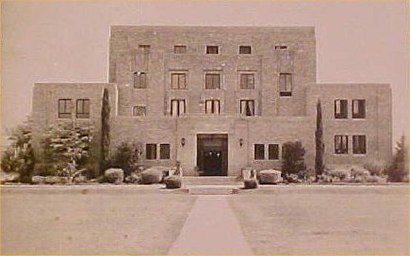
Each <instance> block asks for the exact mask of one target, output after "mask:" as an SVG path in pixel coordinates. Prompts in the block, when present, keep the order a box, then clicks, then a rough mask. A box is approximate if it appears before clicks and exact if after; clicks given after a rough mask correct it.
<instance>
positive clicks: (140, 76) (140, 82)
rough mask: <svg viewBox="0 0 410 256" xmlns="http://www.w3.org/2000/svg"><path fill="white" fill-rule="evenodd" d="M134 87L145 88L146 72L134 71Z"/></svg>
mask: <svg viewBox="0 0 410 256" xmlns="http://www.w3.org/2000/svg"><path fill="white" fill-rule="evenodd" d="M134 88H138V89H144V88H147V73H145V72H134Z"/></svg>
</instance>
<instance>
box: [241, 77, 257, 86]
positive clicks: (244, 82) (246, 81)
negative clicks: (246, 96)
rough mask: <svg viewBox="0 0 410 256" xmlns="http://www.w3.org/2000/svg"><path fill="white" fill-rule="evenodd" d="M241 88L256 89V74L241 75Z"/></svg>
mask: <svg viewBox="0 0 410 256" xmlns="http://www.w3.org/2000/svg"><path fill="white" fill-rule="evenodd" d="M240 88H241V89H255V75H254V74H241V75H240Z"/></svg>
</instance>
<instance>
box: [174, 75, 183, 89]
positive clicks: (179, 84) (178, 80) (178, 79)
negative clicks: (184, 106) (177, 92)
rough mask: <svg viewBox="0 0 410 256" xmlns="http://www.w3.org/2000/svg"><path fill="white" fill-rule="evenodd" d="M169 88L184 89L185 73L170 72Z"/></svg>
mask: <svg viewBox="0 0 410 256" xmlns="http://www.w3.org/2000/svg"><path fill="white" fill-rule="evenodd" d="M171 88H172V89H186V74H185V73H172V74H171Z"/></svg>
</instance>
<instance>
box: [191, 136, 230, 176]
mask: <svg viewBox="0 0 410 256" xmlns="http://www.w3.org/2000/svg"><path fill="white" fill-rule="evenodd" d="M197 145H198V146H197V165H198V167H199V170H200V173H201V175H205V176H226V175H227V173H228V135H227V134H198V135H197Z"/></svg>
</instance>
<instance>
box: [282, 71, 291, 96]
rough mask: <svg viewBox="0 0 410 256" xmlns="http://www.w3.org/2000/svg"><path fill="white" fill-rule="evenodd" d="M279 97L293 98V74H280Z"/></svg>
mask: <svg viewBox="0 0 410 256" xmlns="http://www.w3.org/2000/svg"><path fill="white" fill-rule="evenodd" d="M279 95H280V96H292V74H290V73H280V74H279Z"/></svg>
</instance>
